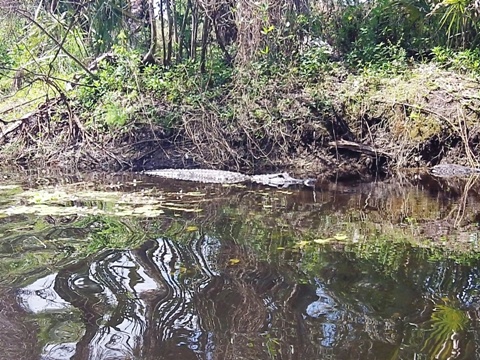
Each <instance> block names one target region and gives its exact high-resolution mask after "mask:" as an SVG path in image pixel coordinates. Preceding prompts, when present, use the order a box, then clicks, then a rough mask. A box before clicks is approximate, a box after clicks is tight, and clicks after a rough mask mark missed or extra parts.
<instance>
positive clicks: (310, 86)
mask: <svg viewBox="0 0 480 360" xmlns="http://www.w3.org/2000/svg"><path fill="white" fill-rule="evenodd" d="M0 5H1V6H0V8H1V19H0V40H1V41H0V67H1V70H0V71H1V72H0V91H1V93H2V97H3V101H2V102H4V104H5V106H3V107H2V109H1V115H0V116H1V117H2V119H3V120H4V121H7V122H9V121H15V120H18V119H22V121H24V120H25V119H26V118H24V117H22V116H23V115H24V114H25V113H27V112H28V111H33V115H35V116H36V118H37V119H38V118H40V119H44V120H45V119H48V122H49V124H48V126H47V125H45V124H44V123H36V124H35V125H32V124H30V127H29V128H28V130H27V131H26V132H28V133H29V134H30V135H32V134H33V138H35V139H36V142H35V143H32V141H33V140H32V139H31V137H32V136H30V138H29V137H25V136H23V137H22V141H18V139H19V136H20V134H19V133H18V132H17V133H14V132H13V130H12V133H11V134H10V135H11V139H2V138H3V137H2V138H0V141H3V140H5V141H7V142H8V140H10V143H12V141H11V140H12V139H15V140H16V141H15V142H14V143H15V144H14V145H11V146H8V147H7V150H5V149H4V151H3V152H4V153H5V152H7V153H9V154H15V155H14V156H13V157H14V158H15V159H16V160H18V159H21V160H23V161H24V162H28V161H31V160H32V159H34V158H35V156H36V155H37V154H38V153H39V152H42V155H41V158H42V159H46V158H50V159H51V158H53V157H54V156H53V154H57V153H58V152H59V151H58V146H60V145H59V144H64V143H65V142H68V146H70V147H72V146H74V145H73V144H77V145H78V143H82V144H84V145H85V144H90V145H89V147H88V148H83V150H84V152H85V153H87V154H88V155H85V158H95V157H96V155H95V154H94V151H93V149H95V146H97V145H98V144H101V145H102V146H104V145H105V146H106V145H107V144H109V143H112V144H116V145H115V146H118V144H129V143H130V144H131V143H137V144H138V143H139V142H141V141H146V139H148V140H152V139H153V140H155V141H157V140H159V139H160V140H162V141H163V140H168V143H169V144H172V143H175V144H176V145H177V146H183V148H184V150H183V152H182V154H184V155H185V156H186V157H188V156H190V155H191V154H190V153H194V157H195V160H196V161H197V162H200V163H202V162H203V163H207V164H209V165H210V166H230V167H232V166H234V167H245V166H247V167H249V168H252V167H255V166H257V165H258V164H260V165H269V164H270V165H279V164H283V165H288V164H289V161H288V160H289V159H291V158H292V157H293V155H295V158H296V159H298V158H299V156H300V155H302V154H309V155H311V154H312V153H316V154H317V156H318V154H319V151H317V150H318V148H317V147H318V146H319V147H320V148H326V147H327V145H328V143H329V141H331V140H337V139H344V140H349V141H355V142H357V143H362V144H364V143H367V144H369V145H371V146H374V147H378V146H380V147H382V146H385V144H386V143H393V142H395V141H397V140H398V139H399V137H400V138H402V139H404V138H405V137H407V138H408V139H407V140H408V141H409V142H410V143H409V148H410V149H415V151H414V150H408V151H403V150H402V151H401V150H399V149H397V148H394V147H391V148H389V150H390V154H393V155H394V156H392V157H393V158H394V160H395V161H396V162H397V163H399V164H400V165H404V166H405V165H412V163H413V162H414V160H413V159H417V160H416V161H418V159H419V157H420V158H421V157H422V156H423V159H424V160H425V162H427V163H428V162H431V161H432V159H433V160H434V161H433V162H438V161H439V160H441V157H440V158H439V157H438V154H442V153H444V152H445V151H444V150H442V149H443V148H442V146H443V145H439V144H444V145H445V146H447V147H452V146H455V145H456V144H458V143H461V144H464V145H465V144H466V145H467V146H464V149H463V150H462V151H464V154H466V155H468V156H470V157H472V156H471V155H472V151H473V153H474V152H475V146H476V144H477V143H476V142H475V141H473V143H472V139H473V140H475V136H476V132H475V131H473V132H472V131H471V128H472V125H475V124H476V123H477V121H476V120H477V116H478V114H479V113H480V112H479V106H478V105H479V104H478V102H480V97H479V96H478V95H473V96H472V97H471V98H470V99H469V100H470V101H471V104H470V108H462V109H457V113H459V111H460V110H461V111H460V112H461V113H462V114H467V112H468V114H467V115H465V116H466V117H465V118H463V117H462V116H464V115H458V121H457V119H453V120H446V119H447V118H448V119H450V116H449V115H448V114H450V113H451V112H452V111H453V110H452V109H451V108H449V109H446V110H445V111H439V110H438V106H436V105H437V104H434V103H432V104H422V103H418V101H419V100H418V99H414V101H413V103H412V98H408V97H407V98H405V99H403V98H402V96H403V95H404V94H405V93H406V91H401V94H400V93H399V94H393V96H392V98H393V103H387V104H384V107H383V108H379V106H378V103H381V102H382V101H383V102H385V101H386V100H385V99H382V100H380V101H379V100H378V99H377V100H376V101H377V103H376V105H375V106H374V105H373V103H372V102H368V101H367V100H366V99H371V98H375V97H376V94H378V93H384V92H385V89H386V88H388V86H389V85H388V81H389V80H390V79H392V80H395V82H396V83H395V85H398V84H399V82H402V81H403V82H404V83H406V84H407V87H408V86H411V82H412V81H414V80H415V79H416V78H418V77H419V76H420V77H421V79H420V81H419V83H420V84H421V85H422V86H427V90H428V92H430V91H435V90H436V88H442V86H441V85H439V84H438V83H436V82H435V79H436V78H442V79H444V78H445V77H446V75H445V73H444V72H442V71H443V70H442V68H443V69H447V70H453V71H456V72H457V73H459V74H463V75H459V76H464V77H462V78H461V79H468V81H470V80H471V79H472V76H473V79H475V78H476V76H477V75H478V74H479V72H480V51H479V50H478V45H479V40H480V37H479V30H480V25H479V24H480V22H479V21H478V20H479V17H480V8H479V5H478V2H475V1H473V0H466V1H460V0H445V1H442V2H439V1H431V2H425V1H410V0H400V1H398V0H394V1H392V0H379V1H375V2H363V1H362V2H357V1H353V2H326V1H321V2H313V1H312V2H308V1H307V0H296V1H285V0H264V1H261V2H249V1H243V0H238V1H227V0H217V1H199V0H165V1H160V0H130V1H126V0H88V1H87V0H78V1H63V0H51V1H38V0H30V1H13V0H2V1H1V4H0ZM427 63H430V64H435V66H434V67H433V68H430V69H434V70H432V71H430V70H429V71H424V70H422V71H417V69H418V68H419V64H427ZM422 69H424V68H422ZM425 74H426V75H425ZM432 74H433V75H432ZM429 77H433V80H432V79H430V80H429V82H428V84H426V83H427V82H426V80H425V78H429ZM384 80H387V81H386V82H385V81H384ZM452 81H453V82H455V83H459V81H458V78H455V79H453V80H452ZM473 81H475V80H473ZM460 82H461V81H460ZM431 83H432V84H433V85H432V84H431ZM342 84H343V85H342ZM358 84H360V86H358ZM425 84H426V85H425ZM419 86H420V85H419ZM467 87H468V86H467ZM440 90H444V89H443V88H442V89H440ZM389 91H392V89H389ZM413 93H422V89H419V88H415V89H413ZM426 95H427V96H428V95H430V93H429V94H426ZM447 95H448V96H450V95H451V96H454V97H455V96H456V94H452V93H451V92H449V93H448V94H447ZM457 95H458V94H457ZM448 96H447V97H448ZM457 97H458V96H457ZM459 97H461V98H463V97H464V94H463V93H462V94H461V95H460V96H459ZM52 99H55V100H52ZM442 99H443V100H444V101H445V100H446V97H445V96H442ZM387 100H388V101H386V102H389V101H390V100H391V99H387ZM447 100H448V99H447ZM45 103H47V104H48V106H47V107H45V106H44V107H43V108H42V107H40V108H41V109H43V110H44V111H43V112H41V113H39V112H38V111H37V109H38V107H39V104H45ZM52 103H53V105H52ZM397 105H398V106H400V107H401V109H395V111H394V112H393V113H385V112H386V111H387V110H388V109H389V108H394V107H395V106H397ZM462 106H463V105H462ZM46 108H48V111H46V110H45V109H46ZM432 108H433V110H432ZM434 110H435V111H434ZM399 111H400V112H404V113H405V116H404V117H405V118H408V119H407V120H408V121H410V123H408V124H406V123H402V124H399V123H393V124H392V123H390V124H387V125H385V124H383V123H382V121H383V120H384V119H385V118H392V117H394V114H395V113H398V112H399ZM376 113H381V114H380V115H378V114H376ZM470 115H472V116H470ZM30 117H31V116H30ZM432 117H433V118H434V119H433V120H432ZM402 121H403V120H402ZM449 121H450V122H449ZM412 122H413V127H412ZM52 123H53V124H54V125H53V126H54V127H55V126H60V125H59V124H63V125H62V126H63V129H67V130H68V133H65V134H64V135H62V136H61V139H59V138H60V136H59V133H60V131H59V130H58V129H57V128H56V130H51V128H50V125H51V124H52ZM380 125H381V126H380ZM377 127H380V128H382V129H384V130H385V128H387V129H388V130H389V132H390V130H392V131H391V132H392V133H393V134H394V137H393V138H392V137H382V136H379V137H378V139H377V136H376V135H375V134H376V133H377V130H378V129H376V128H377ZM445 129H447V131H445ZM448 129H449V130H448ZM26 132H23V135H25V133H26ZM467 133H469V135H467ZM372 134H373V135H372ZM405 134H406V135H405ZM472 134H473V135H472ZM372 137H373V138H372ZM445 139H447V140H445ZM40 140H42V141H41V146H40V145H39V141H40ZM47 140H48V141H47ZM52 140H53V143H54V144H56V149H55V150H51V151H47V150H46V148H48V146H45V145H46V144H47V143H48V144H51V143H52ZM444 140H445V141H444ZM92 144H95V145H92ZM212 144H213V145H214V146H212ZM77 145H75V146H77ZM164 145H165V144H164V143H162V146H163V147H164V148H165V146H164ZM64 146H66V145H64ZM68 146H66V147H65V148H64V149H65V150H66V151H64V152H62V151H61V153H68V154H70V153H72V152H75V153H76V154H78V153H81V152H79V151H78V149H76V150H75V151H73V150H71V149H70V147H68ZM97 147H98V146H97ZM39 148H41V149H42V151H39ZM403 148H404V147H402V149H403ZM154 149H155V148H153V150H154ZM471 149H472V150H471ZM97 150H98V149H97ZM153 150H152V147H135V148H132V149H131V155H130V157H126V158H123V157H121V155H122V154H113V155H112V156H110V157H111V158H113V159H114V160H115V161H116V162H117V163H118V164H120V166H122V167H123V166H131V165H132V162H131V161H130V160H132V159H136V160H138V161H139V162H141V161H143V162H145V160H146V159H147V158H148V155H151V154H152V153H153ZM19 152H20V153H22V155H19ZM323 155H324V156H323V160H324V162H326V163H327V164H328V163H331V162H332V161H334V160H336V159H338V156H334V157H333V158H331V159H330V158H329V157H328V156H327V155H328V152H325V153H324V154H323ZM419 155H420V156H419ZM2 156H3V157H5V154H3V155H2ZM190 157H191V156H190ZM305 159H306V160H313V159H315V157H312V156H310V157H308V156H306V157H305ZM435 159H436V160H435ZM110 160H111V159H110ZM140 160H141V161H140ZM390 160H391V159H390ZM97 163H101V161H100V160H98V158H97ZM118 164H117V165H118Z"/></svg>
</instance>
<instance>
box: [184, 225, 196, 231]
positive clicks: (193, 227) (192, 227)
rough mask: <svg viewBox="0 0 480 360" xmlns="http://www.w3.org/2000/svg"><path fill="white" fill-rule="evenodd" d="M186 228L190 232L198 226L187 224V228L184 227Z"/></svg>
mask: <svg viewBox="0 0 480 360" xmlns="http://www.w3.org/2000/svg"><path fill="white" fill-rule="evenodd" d="M186 230H187V231H190V232H191V231H197V230H198V227H197V226H195V225H191V226H187V229H186Z"/></svg>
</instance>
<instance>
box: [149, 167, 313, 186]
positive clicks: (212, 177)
mask: <svg viewBox="0 0 480 360" xmlns="http://www.w3.org/2000/svg"><path fill="white" fill-rule="evenodd" d="M143 173H144V174H147V175H154V176H161V177H164V178H168V179H175V180H186V181H195V182H201V183H211V184H235V183H243V182H252V183H256V184H261V185H266V186H273V187H277V188H286V187H289V186H291V185H305V186H309V187H314V186H315V182H316V179H295V178H293V177H291V176H290V175H289V174H288V173H286V172H284V173H277V174H265V175H246V174H242V173H238V172H233V171H223V170H208V169H161V170H146V171H144V172H143Z"/></svg>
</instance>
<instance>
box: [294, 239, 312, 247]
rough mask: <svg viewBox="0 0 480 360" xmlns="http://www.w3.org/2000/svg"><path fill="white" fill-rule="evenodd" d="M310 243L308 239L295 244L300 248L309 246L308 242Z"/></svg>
mask: <svg viewBox="0 0 480 360" xmlns="http://www.w3.org/2000/svg"><path fill="white" fill-rule="evenodd" d="M309 243H310V241H307V240H301V241H298V242H297V243H296V244H295V247H298V248H300V249H303V248H304V247H305V246H307V245H308V244H309Z"/></svg>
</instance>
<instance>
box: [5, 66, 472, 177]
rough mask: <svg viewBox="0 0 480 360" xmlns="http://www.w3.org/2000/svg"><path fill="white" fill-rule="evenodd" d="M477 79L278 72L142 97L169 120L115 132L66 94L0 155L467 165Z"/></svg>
mask: <svg viewBox="0 0 480 360" xmlns="http://www.w3.org/2000/svg"><path fill="white" fill-rule="evenodd" d="M479 85H480V84H479V81H478V79H474V78H472V77H471V76H467V75H460V74H457V73H453V72H448V71H444V70H442V69H439V68H437V67H435V66H433V65H419V66H416V67H413V68H411V69H409V70H406V71H404V72H402V73H399V74H395V75H392V74H390V75H385V74H383V75H378V74H368V73H362V74H351V73H349V72H347V71H346V70H345V69H343V68H341V67H340V68H338V67H337V68H335V69H334V70H331V71H329V73H328V74H325V76H323V79H322V81H319V82H316V83H301V82H299V81H296V79H295V78H294V77H291V76H285V77H284V78H280V79H275V80H269V81H268V82H263V83H261V84H256V85H255V86H256V88H255V86H253V85H252V84H249V83H248V82H246V81H245V79H243V80H240V81H238V82H237V83H236V84H235V85H234V86H231V87H230V88H229V89H226V90H225V93H224V94H222V95H221V96H219V97H217V98H216V99H215V100H209V101H208V102H199V103H198V104H197V105H195V104H194V105H192V104H185V103H180V104H172V103H161V102H160V101H159V100H158V99H155V97H154V96H153V95H151V94H144V95H143V96H144V99H148V100H149V101H150V103H151V104H154V107H155V109H156V110H157V111H158V113H157V117H159V118H160V117H162V116H169V114H176V119H177V121H176V122H175V123H174V124H173V125H171V126H169V127H166V126H165V123H164V122H162V121H158V122H156V121H143V120H142V119H141V117H140V116H141V114H140V113H138V114H135V117H134V119H135V121H133V120H130V121H129V122H128V123H127V124H125V126H123V127H112V128H108V127H104V128H100V127H96V128H95V127H92V126H90V125H89V124H88V123H87V120H86V119H84V118H82V116H81V115H79V114H81V112H80V111H78V109H77V107H76V106H78V105H75V102H74V101H73V100H72V99H74V96H73V95H72V97H71V98H70V97H69V96H64V97H59V98H55V99H54V100H49V101H47V102H45V103H43V104H42V105H41V106H39V107H38V108H37V109H34V110H33V111H32V112H30V113H28V114H24V115H23V116H20V117H17V118H16V119H11V120H10V121H6V122H2V123H0V146H1V149H0V160H1V161H2V162H3V163H4V164H5V163H15V164H20V165H22V166H28V167H45V166H47V167H63V168H77V169H82V170H85V169H104V170H119V169H123V170H125V169H133V170H140V169H144V168H148V169H150V168H162V167H188V168H191V167H202V168H217V169H231V170H242V171H246V172H250V173H253V172H263V171H269V170H272V169H277V170H278V169H286V170H289V171H292V172H293V173H297V174H309V175H310V176H312V175H315V176H321V177H325V178H354V177H360V178H368V177H371V176H376V175H378V174H389V173H392V172H394V171H396V170H397V169H399V168H407V167H424V166H431V165H435V164H437V163H440V162H446V161H447V162H455V163H460V164H466V163H474V162H475V159H476V155H477V154H478V152H479V145H480V126H479V115H480V92H479V89H480V86H479ZM77 114H78V115H77Z"/></svg>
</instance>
